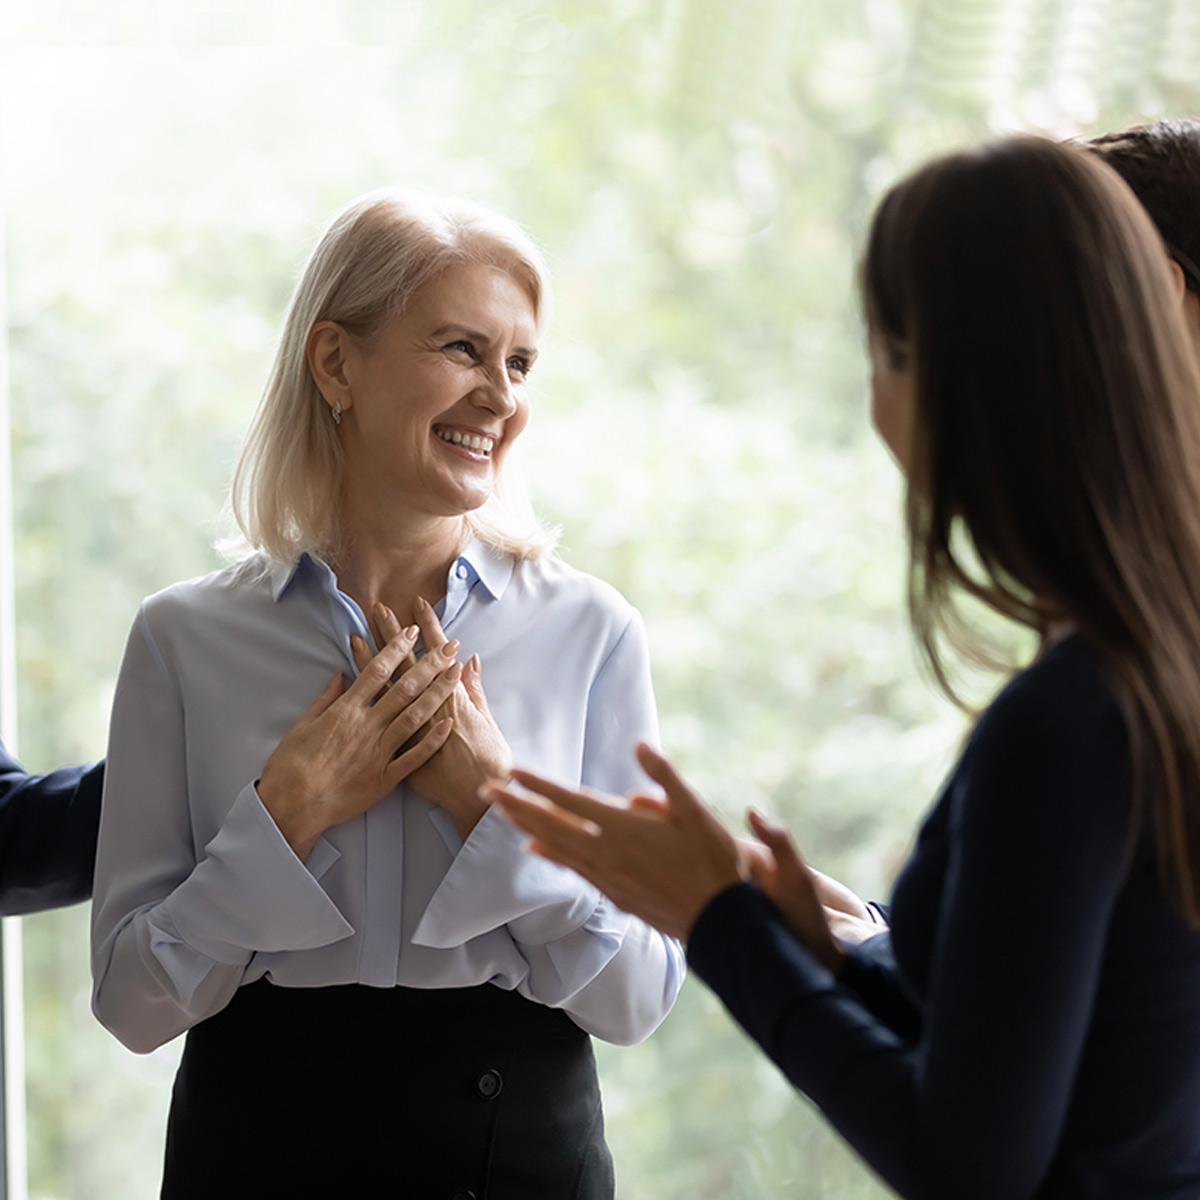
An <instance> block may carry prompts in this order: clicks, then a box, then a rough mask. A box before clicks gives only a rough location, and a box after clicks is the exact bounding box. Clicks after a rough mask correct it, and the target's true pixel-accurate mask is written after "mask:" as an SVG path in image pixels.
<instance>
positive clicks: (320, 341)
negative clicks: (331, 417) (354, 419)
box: [304, 321, 354, 413]
mask: <svg viewBox="0 0 1200 1200" xmlns="http://www.w3.org/2000/svg"><path fill="white" fill-rule="evenodd" d="M349 349H350V339H349V335H348V334H347V333H346V331H345V330H344V329H343V328H342V327H341V326H340V325H339V324H337V322H335V321H318V322H317V323H316V324H315V325H314V326H313V327H312V328H311V329H310V330H309V331H308V340H307V341H306V342H305V343H304V358H305V361H306V362H307V363H308V369H309V371H311V372H312V377H313V381H314V382H315V383H316V385H317V390H318V391H320V393H321V395H322V397H324V400H325V403H326V404H328V405H329V407H330V408H337V410H338V412H339V413H343V412H346V411H347V410H348V409H350V408H353V407H354V397H353V396H352V395H351V392H350V380H349V378H348V376H347V371H346V358H347V352H348V351H349Z"/></svg>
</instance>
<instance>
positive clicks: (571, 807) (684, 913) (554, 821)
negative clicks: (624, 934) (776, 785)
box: [488, 743, 747, 938]
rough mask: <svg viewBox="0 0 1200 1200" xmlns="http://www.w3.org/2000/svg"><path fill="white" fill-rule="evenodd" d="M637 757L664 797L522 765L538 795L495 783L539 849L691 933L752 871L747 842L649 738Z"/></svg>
mask: <svg viewBox="0 0 1200 1200" xmlns="http://www.w3.org/2000/svg"><path fill="white" fill-rule="evenodd" d="M637 757H638V762H639V763H640V764H641V766H642V769H643V770H644V771H645V772H646V774H647V775H649V776H650V778H651V779H653V780H654V781H655V783H657V784H659V785H660V786H661V787H662V788H663V790H664V793H665V795H664V796H662V797H656V796H649V795H635V796H633V797H632V798H631V799H630V800H629V801H628V802H625V801H621V800H618V799H616V798H615V797H612V796H601V795H599V794H596V793H592V792H585V791H575V790H572V789H570V788H564V787H559V786H558V785H557V784H554V783H551V782H550V781H549V780H546V779H541V778H539V777H538V776H537V775H531V774H530V773H529V772H528V771H514V772H513V778H514V779H515V780H516V781H517V782H518V783H520V784H521V785H522V786H524V787H525V788H527V789H528V790H529V791H531V792H534V793H536V796H527V795H522V794H521V793H518V792H515V791H513V790H511V789H510V788H505V787H501V786H499V785H492V786H491V787H490V788H489V789H488V795H489V797H490V798H491V799H492V800H493V801H494V802H495V803H497V804H499V805H500V807H501V808H502V809H503V810H504V812H505V813H506V814H507V815H508V817H509V818H510V819H511V820H512V821H513V822H514V823H515V824H516V825H518V826H520V827H521V828H522V829H524V830H525V831H526V832H527V833H530V834H532V835H533V843H532V846H531V849H533V850H535V851H537V853H539V854H541V855H544V856H545V857H546V858H549V859H553V860H554V861H555V862H559V863H562V864H563V866H566V867H570V868H571V869H572V870H575V871H578V872H579V874H580V875H582V876H583V877H584V878H585V879H587V880H590V881H591V882H592V883H593V884H595V885H596V887H598V888H599V889H600V890H601V891H602V892H604V893H606V894H607V895H608V896H610V897H611V898H612V900H613V901H614V903H616V904H617V905H619V906H620V907H621V908H623V909H625V910H626V912H630V913H633V914H634V916H637V917H641V918H642V920H644V921H648V922H649V923H650V924H651V925H653V926H655V927H656V928H657V929H660V930H662V932H663V933H667V934H670V935H672V936H674V937H679V938H683V937H686V936H687V935H688V934H689V933H690V932H691V929H692V926H693V925H694V924H695V922H696V918H697V917H698V916H699V915H700V913H701V912H702V911H703V909H704V907H705V906H706V905H707V904H708V902H709V901H710V900H712V899H713V897H714V896H716V895H717V894H718V893H719V892H722V891H724V890H725V888H727V887H729V886H730V885H731V884H734V883H737V882H738V881H739V880H741V879H743V878H745V877H746V874H747V866H746V863H745V856H744V854H743V853H742V850H741V848H740V847H739V844H738V840H737V839H736V838H735V837H734V836H733V835H732V834H731V833H730V832H729V831H728V830H727V829H726V828H725V826H724V825H723V824H722V823H721V821H720V820H719V819H718V817H717V816H716V814H715V813H714V812H713V811H712V810H711V809H710V808H709V807H708V806H707V805H706V804H705V803H704V801H703V800H702V799H701V798H700V797H699V796H698V795H697V794H696V792H694V791H693V790H692V789H691V788H690V787H689V786H688V785H687V784H686V783H685V782H684V781H683V779H682V778H681V777H680V776H679V774H678V773H677V772H676V770H675V768H674V767H673V766H671V764H670V763H669V762H668V761H667V760H666V759H665V758H663V757H662V755H660V754H658V753H657V752H656V751H654V750H652V749H651V748H650V747H649V746H647V745H646V744H645V743H642V744H641V745H639V746H638V748H637Z"/></svg>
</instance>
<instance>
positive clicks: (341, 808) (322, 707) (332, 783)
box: [258, 626, 462, 860]
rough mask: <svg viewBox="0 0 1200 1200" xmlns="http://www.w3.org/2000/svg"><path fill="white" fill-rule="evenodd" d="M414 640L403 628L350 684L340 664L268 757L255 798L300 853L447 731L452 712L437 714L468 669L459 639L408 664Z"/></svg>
mask: <svg viewBox="0 0 1200 1200" xmlns="http://www.w3.org/2000/svg"><path fill="white" fill-rule="evenodd" d="M416 638H417V629H416V627H415V626H414V627H411V628H410V629H408V630H400V629H399V628H397V630H396V632H395V634H394V636H392V637H391V638H390V639H389V640H388V642H387V644H386V645H385V646H384V647H383V649H382V650H381V651H380V652H379V653H378V654H377V655H375V656H374V658H371V657H370V656H369V655H368V661H367V662H366V663H365V664H364V665H363V666H362V669H361V672H360V674H359V677H358V678H357V679H356V680H355V681H354V683H352V684H351V685H350V686H349V687H347V686H346V682H345V679H344V678H343V676H342V674H341V672H338V674H336V675H335V676H334V677H333V678H332V679H330V681H329V682H328V683H327V684H326V685H325V688H324V690H323V691H322V692H321V694H320V695H319V696H318V697H317V698H316V700H314V701H313V703H312V704H311V705H310V706H309V708H308V711H307V712H306V713H305V714H304V715H303V716H302V717H301V718H300V720H299V721H297V722H296V724H295V725H294V726H292V728H291V729H290V730H289V731H288V732H287V734H286V735H285V736H284V738H283V740H282V741H281V742H280V743H279V745H278V746H277V747H276V748H275V750H274V752H273V753H272V754H271V757H270V758H269V759H267V763H266V766H264V767H263V772H262V777H261V778H260V779H259V781H258V795H259V799H260V800H261V801H262V803H263V806H264V807H265V808H266V810H267V811H268V812H269V813H270V814H271V817H272V819H273V820H274V821H275V824H276V825H277V826H278V827H279V831H280V832H281V833H282V834H283V836H284V838H286V840H287V842H288V844H289V845H290V846H291V847H292V849H293V850H294V851H295V853H296V855H297V856H298V857H299V858H300V859H301V860H304V859H307V858H308V856H309V854H310V853H311V852H312V848H313V846H314V845H315V844H316V841H317V838H318V837H320V835H321V834H322V833H324V832H325V830H326V829H329V828H331V827H332V826H334V825H340V824H342V822H344V821H349V820H351V819H352V818H354V817H357V816H359V815H361V814H362V813H364V812H366V810H367V809H369V808H371V807H372V806H373V805H375V804H377V803H378V802H379V801H380V800H382V799H383V797H384V796H386V795H387V794H388V793H389V792H390V791H391V790H392V789H393V788H394V787H395V786H396V785H397V784H398V783H399V782H400V781H401V780H402V779H404V778H406V777H409V776H411V775H412V774H413V772H415V771H416V770H417V769H418V768H420V767H421V766H423V765H424V764H425V763H427V762H428V761H429V759H430V758H431V757H433V755H435V754H436V753H437V752H438V750H440V749H441V748H442V746H443V745H445V743H446V740H447V739H448V737H449V736H450V729H451V721H450V719H448V718H446V717H439V716H438V714H439V711H440V710H441V708H442V705H443V704H445V702H446V700H447V699H448V698H449V696H450V695H451V694H452V693H453V691H454V689H455V688H456V687H458V686H459V680H460V678H461V676H462V666H461V665H460V664H459V663H457V662H455V661H454V649H455V648H456V647H454V646H453V645H450V646H442V647H440V648H439V649H438V651H436V652H435V653H431V654H426V655H425V656H424V657H423V658H422V659H421V660H420V662H414V663H411V664H410V659H411V655H412V648H413V645H414V644H415V642H416ZM397 672H401V673H400V674H399V675H397Z"/></svg>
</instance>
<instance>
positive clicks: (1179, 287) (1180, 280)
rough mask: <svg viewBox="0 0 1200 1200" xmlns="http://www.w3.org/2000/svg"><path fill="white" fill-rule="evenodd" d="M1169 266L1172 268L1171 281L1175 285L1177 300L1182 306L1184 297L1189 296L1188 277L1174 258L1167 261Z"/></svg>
mask: <svg viewBox="0 0 1200 1200" xmlns="http://www.w3.org/2000/svg"><path fill="white" fill-rule="evenodd" d="M1167 265H1168V266H1169V267H1170V268H1171V279H1172V281H1173V282H1174V284H1175V299H1176V300H1178V301H1179V303H1180V304H1182V303H1183V298H1184V296H1186V295H1187V276H1186V275H1184V273H1183V268H1182V267H1181V266H1180V265H1179V264H1178V263H1177V262H1176V261H1175V260H1174V259H1173V258H1169V259H1167Z"/></svg>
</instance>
